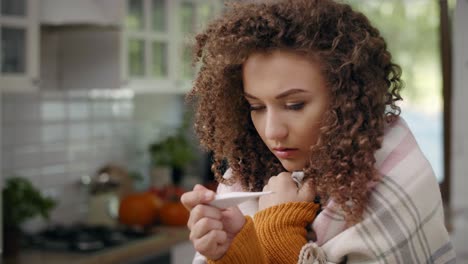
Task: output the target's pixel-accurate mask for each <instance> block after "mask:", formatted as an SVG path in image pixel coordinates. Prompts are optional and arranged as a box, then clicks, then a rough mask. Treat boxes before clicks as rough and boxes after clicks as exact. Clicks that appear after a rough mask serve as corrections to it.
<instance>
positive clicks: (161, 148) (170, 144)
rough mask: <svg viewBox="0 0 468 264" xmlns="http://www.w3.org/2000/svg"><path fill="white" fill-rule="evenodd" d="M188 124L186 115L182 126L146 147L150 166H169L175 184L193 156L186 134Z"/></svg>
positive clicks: (177, 183) (178, 182)
mask: <svg viewBox="0 0 468 264" xmlns="http://www.w3.org/2000/svg"><path fill="white" fill-rule="evenodd" d="M188 124H189V122H188V118H187V116H186V117H185V118H184V122H183V123H182V126H180V127H179V128H178V129H177V130H176V131H175V133H174V134H173V135H170V136H168V137H166V138H165V139H164V140H162V141H159V142H154V143H152V144H150V146H149V149H148V150H149V153H150V157H151V163H152V166H156V167H158V166H159V167H169V168H170V169H171V180H172V183H173V184H175V185H179V184H180V182H181V180H182V176H183V174H184V170H185V168H186V166H187V165H188V164H189V163H190V162H191V161H192V160H193V159H194V158H195V155H194V150H193V146H192V143H191V141H190V139H189V138H188V136H187V129H188V127H189V126H188Z"/></svg>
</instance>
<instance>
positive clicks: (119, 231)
mask: <svg viewBox="0 0 468 264" xmlns="http://www.w3.org/2000/svg"><path fill="white" fill-rule="evenodd" d="M149 235H150V233H149V232H148V231H146V230H144V229H138V228H130V227H123V226H119V227H115V228H111V227H108V226H95V225H85V224H76V225H71V226H63V225H55V226H50V227H48V228H46V229H44V230H42V231H40V232H38V233H36V234H33V235H29V239H28V240H29V244H30V245H31V246H33V247H35V248H38V249H42V250H63V251H74V252H94V251H99V250H102V249H106V248H111V247H114V246H118V245H121V244H124V243H127V242H130V241H133V240H137V239H142V238H144V237H147V236H149Z"/></svg>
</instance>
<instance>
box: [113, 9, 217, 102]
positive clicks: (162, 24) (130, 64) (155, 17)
mask: <svg viewBox="0 0 468 264" xmlns="http://www.w3.org/2000/svg"><path fill="white" fill-rule="evenodd" d="M222 3H223V1H221V0H126V12H125V14H126V16H125V27H124V30H123V34H122V45H121V46H122V53H121V57H122V61H123V62H122V69H121V71H122V72H121V75H122V76H123V78H124V80H126V81H125V83H126V85H124V86H127V87H128V88H131V89H133V90H134V91H136V92H164V93H185V92H187V91H188V89H190V87H191V81H192V79H193V77H194V75H195V72H196V70H195V69H193V67H192V65H191V42H190V41H191V39H193V37H194V35H195V33H196V32H197V31H199V30H200V29H201V28H202V26H203V25H204V24H206V22H207V21H208V20H209V19H211V18H212V17H213V16H214V15H215V14H216V12H219V11H220V10H221V9H222V6H223V4H222Z"/></svg>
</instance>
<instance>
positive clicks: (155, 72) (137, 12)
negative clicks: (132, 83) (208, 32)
mask: <svg viewBox="0 0 468 264" xmlns="http://www.w3.org/2000/svg"><path fill="white" fill-rule="evenodd" d="M169 2H170V1H168V0H128V1H127V13H126V18H125V37H124V38H125V40H124V41H125V42H126V43H125V45H126V49H127V52H126V55H125V56H126V63H125V64H126V66H125V68H126V73H125V74H126V76H128V77H129V78H130V79H167V78H168V76H169V70H168V69H169V66H168V63H169V60H168V58H167V57H168V56H167V53H168V46H169V45H168V42H169V30H168V29H169V26H168V3H169Z"/></svg>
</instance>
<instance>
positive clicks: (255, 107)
mask: <svg viewBox="0 0 468 264" xmlns="http://www.w3.org/2000/svg"><path fill="white" fill-rule="evenodd" d="M264 108H265V106H263V105H250V111H260V110H263V109H264Z"/></svg>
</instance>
